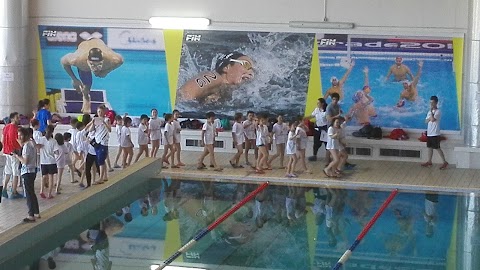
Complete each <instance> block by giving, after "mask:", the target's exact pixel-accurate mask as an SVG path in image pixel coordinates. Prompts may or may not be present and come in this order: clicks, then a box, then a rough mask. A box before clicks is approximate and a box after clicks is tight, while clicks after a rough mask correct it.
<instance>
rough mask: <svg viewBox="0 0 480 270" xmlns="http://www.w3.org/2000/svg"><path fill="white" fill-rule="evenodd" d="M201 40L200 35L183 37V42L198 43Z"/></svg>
mask: <svg viewBox="0 0 480 270" xmlns="http://www.w3.org/2000/svg"><path fill="white" fill-rule="evenodd" d="M201 38H202V35H186V36H185V41H197V42H198V41H200V39H201Z"/></svg>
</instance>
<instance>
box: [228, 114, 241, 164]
mask: <svg viewBox="0 0 480 270" xmlns="http://www.w3.org/2000/svg"><path fill="white" fill-rule="evenodd" d="M234 120H235V123H234V124H233V127H232V138H233V145H234V146H235V148H236V149H237V153H235V155H234V156H233V157H232V159H230V165H232V167H233V168H243V166H242V165H240V164H239V163H240V157H241V156H242V154H243V143H244V142H245V130H244V129H243V124H242V120H243V114H242V113H236V114H235V118H234Z"/></svg>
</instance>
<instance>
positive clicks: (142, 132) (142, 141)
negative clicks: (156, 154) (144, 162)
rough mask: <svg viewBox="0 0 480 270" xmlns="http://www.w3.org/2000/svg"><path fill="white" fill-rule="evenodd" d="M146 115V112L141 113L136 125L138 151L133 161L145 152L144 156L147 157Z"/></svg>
mask: <svg viewBox="0 0 480 270" xmlns="http://www.w3.org/2000/svg"><path fill="white" fill-rule="evenodd" d="M148 120H149V118H148V116H147V115H146V114H142V115H141V116H140V125H139V126H138V147H139V149H138V153H137V157H135V161H134V162H137V161H138V160H139V159H140V157H141V156H142V154H143V153H145V157H148V140H149V139H148V135H149V134H148V133H149V132H150V131H149V130H148Z"/></svg>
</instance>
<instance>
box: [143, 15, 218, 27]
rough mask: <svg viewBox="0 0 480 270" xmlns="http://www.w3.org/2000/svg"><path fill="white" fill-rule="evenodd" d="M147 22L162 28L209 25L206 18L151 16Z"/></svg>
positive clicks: (208, 20)
mask: <svg viewBox="0 0 480 270" xmlns="http://www.w3.org/2000/svg"><path fill="white" fill-rule="evenodd" d="M148 22H149V23H150V24H151V25H152V26H153V27H155V28H163V29H202V28H206V27H207V26H209V25H210V19H207V18H178V17H151V18H150V19H149V20H148Z"/></svg>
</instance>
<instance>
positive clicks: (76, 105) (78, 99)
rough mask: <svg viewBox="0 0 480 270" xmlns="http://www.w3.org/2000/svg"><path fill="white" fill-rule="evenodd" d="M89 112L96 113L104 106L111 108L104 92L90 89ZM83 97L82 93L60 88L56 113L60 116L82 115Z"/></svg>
mask: <svg viewBox="0 0 480 270" xmlns="http://www.w3.org/2000/svg"><path fill="white" fill-rule="evenodd" d="M90 99H91V105H90V106H91V107H90V109H91V112H96V111H97V108H98V106H100V105H101V104H105V105H106V106H107V107H108V108H112V107H111V106H110V103H109V102H108V100H107V93H106V91H105V90H100V89H91V90H90ZM82 105H83V97H82V93H80V92H78V91H76V90H75V89H73V88H62V89H61V90H60V98H59V100H57V102H56V109H57V112H58V113H60V114H79V113H82Z"/></svg>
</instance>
